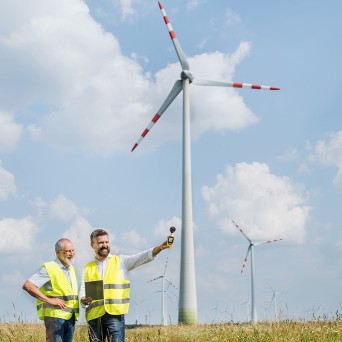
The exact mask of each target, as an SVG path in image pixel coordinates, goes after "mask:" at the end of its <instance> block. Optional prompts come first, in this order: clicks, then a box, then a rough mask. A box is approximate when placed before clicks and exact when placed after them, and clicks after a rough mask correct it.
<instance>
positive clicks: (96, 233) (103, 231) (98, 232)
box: [90, 228, 108, 242]
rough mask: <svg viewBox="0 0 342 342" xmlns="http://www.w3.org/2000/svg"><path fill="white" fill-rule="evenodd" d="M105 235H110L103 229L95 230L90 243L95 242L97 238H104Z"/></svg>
mask: <svg viewBox="0 0 342 342" xmlns="http://www.w3.org/2000/svg"><path fill="white" fill-rule="evenodd" d="M103 235H107V236H108V233H107V232H106V231H105V230H104V229H102V228H97V229H95V230H94V231H93V232H92V233H91V234H90V242H93V241H94V239H95V238H97V237H98V236H103Z"/></svg>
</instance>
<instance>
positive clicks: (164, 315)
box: [148, 259, 177, 325]
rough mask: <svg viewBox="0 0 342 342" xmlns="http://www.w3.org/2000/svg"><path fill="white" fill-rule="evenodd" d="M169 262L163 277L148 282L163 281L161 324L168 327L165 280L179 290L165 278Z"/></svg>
mask: <svg viewBox="0 0 342 342" xmlns="http://www.w3.org/2000/svg"><path fill="white" fill-rule="evenodd" d="M167 261H168V259H166V262H165V268H164V273H163V275H161V276H159V277H157V278H154V279H151V280H149V281H148V283H150V282H152V281H155V280H158V279H161V280H162V290H161V293H162V316H161V324H162V325H167V312H166V305H165V293H166V292H167V291H166V290H165V280H166V281H167V282H168V283H169V285H172V286H173V287H174V288H175V289H177V287H176V286H175V285H174V284H173V283H172V282H171V281H170V280H169V279H167V278H166V277H165V273H166V268H167Z"/></svg>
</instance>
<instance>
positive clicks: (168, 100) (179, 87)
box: [131, 80, 183, 152]
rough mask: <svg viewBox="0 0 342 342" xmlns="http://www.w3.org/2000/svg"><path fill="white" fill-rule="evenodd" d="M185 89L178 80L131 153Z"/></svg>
mask: <svg viewBox="0 0 342 342" xmlns="http://www.w3.org/2000/svg"><path fill="white" fill-rule="evenodd" d="M182 89H183V82H182V81H180V80H177V81H176V82H175V84H174V86H173V88H172V89H171V92H170V94H169V95H168V96H167V98H166V100H165V101H164V103H163V104H162V106H161V107H160V108H159V110H158V112H157V114H156V115H155V116H154V117H153V118H152V120H151V122H150V123H149V124H148V126H147V127H146V128H145V130H144V131H143V132H142V134H141V135H140V137H139V139H138V140H137V142H136V143H135V144H134V146H133V147H132V150H131V152H133V151H134V150H135V149H136V148H137V146H138V145H139V144H140V142H141V140H143V139H144V138H145V136H146V135H147V133H148V132H149V131H150V130H151V129H152V127H153V126H154V124H155V123H156V122H157V121H158V120H159V118H160V117H161V116H162V115H163V113H164V112H165V110H166V109H167V108H168V107H169V105H170V104H171V103H172V101H173V100H174V99H175V98H176V97H177V96H178V94H179V93H180V92H181V91H182Z"/></svg>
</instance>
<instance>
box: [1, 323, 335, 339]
mask: <svg viewBox="0 0 342 342" xmlns="http://www.w3.org/2000/svg"><path fill="white" fill-rule="evenodd" d="M0 341H1V342H3V341H13V342H28V341H31V342H35V341H37V342H38V341H42V342H43V341H45V329H44V325H43V324H37V323H22V322H18V323H1V322H0ZM73 341H78V342H86V341H88V335H87V328H86V326H84V325H77V328H76V332H75V335H74V339H73ZM133 341H134V342H140V341H149V342H154V341H158V342H162V341H167V342H176V341H188V342H193V341H195V342H207V341H217V342H222V341H229V342H234V341H238V342H249V341H260V342H261V341H284V342H285V341H286V342H291V341H293V342H299V341H300V342H301V341H310V342H311V341H317V342H325V341H336V342H337V341H342V322H341V321H332V322H331V321H329V322H324V321H315V322H293V321H288V322H280V323H271V322H267V323H257V324H247V323H245V324H232V323H224V324H223V323H222V324H210V325H209V324H208V325H206V324H199V325H173V326H137V327H135V326H132V327H127V329H126V342H133Z"/></svg>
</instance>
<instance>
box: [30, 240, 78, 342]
mask: <svg viewBox="0 0 342 342" xmlns="http://www.w3.org/2000/svg"><path fill="white" fill-rule="evenodd" d="M55 252H56V258H55V260H53V261H49V262H45V263H43V265H42V266H41V267H40V269H39V270H38V271H37V272H36V273H34V274H33V275H32V276H31V277H30V278H29V279H28V280H26V281H25V283H24V284H23V289H24V290H25V291H27V292H28V293H29V294H30V295H31V296H33V297H35V298H36V299H37V311H38V316H39V318H40V319H41V320H44V324H45V328H46V341H49V342H57V341H63V342H71V341H72V337H73V335H74V330H75V321H76V320H77V319H78V314H79V302H78V286H77V279H76V272H75V269H74V267H73V266H72V263H73V261H74V257H75V249H74V245H73V243H72V242H71V241H70V240H69V239H66V238H62V239H59V240H58V241H57V242H56V244H55Z"/></svg>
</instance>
